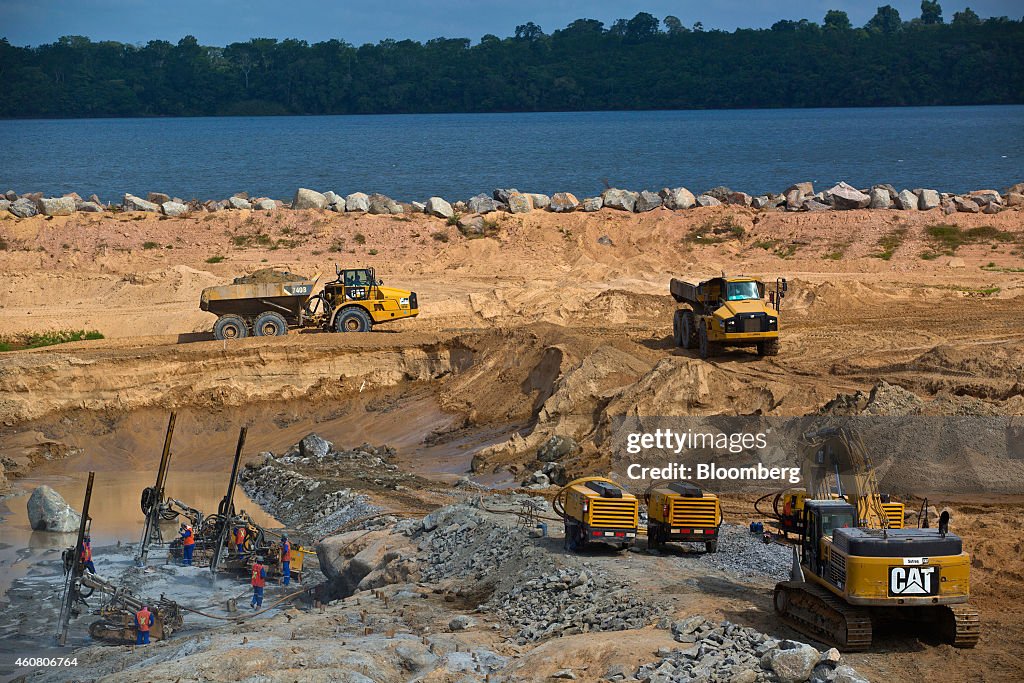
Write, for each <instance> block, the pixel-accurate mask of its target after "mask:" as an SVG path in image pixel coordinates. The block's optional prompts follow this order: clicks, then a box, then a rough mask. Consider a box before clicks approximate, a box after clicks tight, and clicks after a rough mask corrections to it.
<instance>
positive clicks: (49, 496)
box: [28, 485, 82, 533]
mask: <svg viewBox="0 0 1024 683" xmlns="http://www.w3.org/2000/svg"><path fill="white" fill-rule="evenodd" d="M28 521H29V524H31V525H32V528H33V529H35V530H36V531H56V532H60V533H68V532H71V531H78V527H79V525H81V523H82V516H81V515H80V514H78V513H77V512H75V511H74V510H73V509H71V506H70V505H68V504H67V503H66V502H65V501H64V499H63V498H62V497H61V495H60V494H59V493H57V492H56V491H54V490H53V489H51V488H50V487H49V486H46V485H43V486H39V487H37V488H36V489H35V490H34V491H33V492H32V495H31V496H29V499H28Z"/></svg>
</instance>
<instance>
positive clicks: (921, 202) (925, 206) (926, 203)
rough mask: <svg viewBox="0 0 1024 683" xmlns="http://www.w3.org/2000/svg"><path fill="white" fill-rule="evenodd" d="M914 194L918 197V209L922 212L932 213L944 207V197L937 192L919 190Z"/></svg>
mask: <svg viewBox="0 0 1024 683" xmlns="http://www.w3.org/2000/svg"><path fill="white" fill-rule="evenodd" d="M914 194H916V195H917V208H918V209H920V210H921V211H930V210H931V209H937V208H939V207H940V206H941V205H942V197H940V196H939V193H938V192H937V191H936V190H927V189H917V190H914Z"/></svg>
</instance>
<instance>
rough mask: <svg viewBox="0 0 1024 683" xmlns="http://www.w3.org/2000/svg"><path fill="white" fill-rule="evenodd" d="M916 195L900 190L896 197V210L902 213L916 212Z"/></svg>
mask: <svg viewBox="0 0 1024 683" xmlns="http://www.w3.org/2000/svg"><path fill="white" fill-rule="evenodd" d="M917 203H918V199H917V195H916V194H914V193H913V192H911V191H910V190H900V193H899V194H897V195H896V208H897V209H901V210H903V211H917Z"/></svg>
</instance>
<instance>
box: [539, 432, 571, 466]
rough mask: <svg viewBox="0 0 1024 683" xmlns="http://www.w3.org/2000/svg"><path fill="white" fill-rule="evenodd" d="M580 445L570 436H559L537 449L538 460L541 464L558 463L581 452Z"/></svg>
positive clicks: (553, 437)
mask: <svg viewBox="0 0 1024 683" xmlns="http://www.w3.org/2000/svg"><path fill="white" fill-rule="evenodd" d="M579 450H580V447H579V444H577V443H576V440H575V439H573V438H572V437H570V436H558V435H557V434H556V435H554V436H552V437H551V438H550V439H548V440H547V441H545V442H544V443H543V444H542V445H541V447H540V448H538V449H537V460H539V461H540V462H556V461H558V460H562V459H564V458H565V457H566V456H569V455H574V454H576V453H577V452H579Z"/></svg>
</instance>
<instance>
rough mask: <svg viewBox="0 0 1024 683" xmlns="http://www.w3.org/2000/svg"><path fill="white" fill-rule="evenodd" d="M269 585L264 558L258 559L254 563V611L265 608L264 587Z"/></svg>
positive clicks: (252, 604)
mask: <svg viewBox="0 0 1024 683" xmlns="http://www.w3.org/2000/svg"><path fill="white" fill-rule="evenodd" d="M266 585H267V568H266V567H264V566H263V558H262V557H257V558H256V561H255V562H253V563H252V603H251V606H252V608H253V609H256V608H257V607H263V587H264V586H266Z"/></svg>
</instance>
